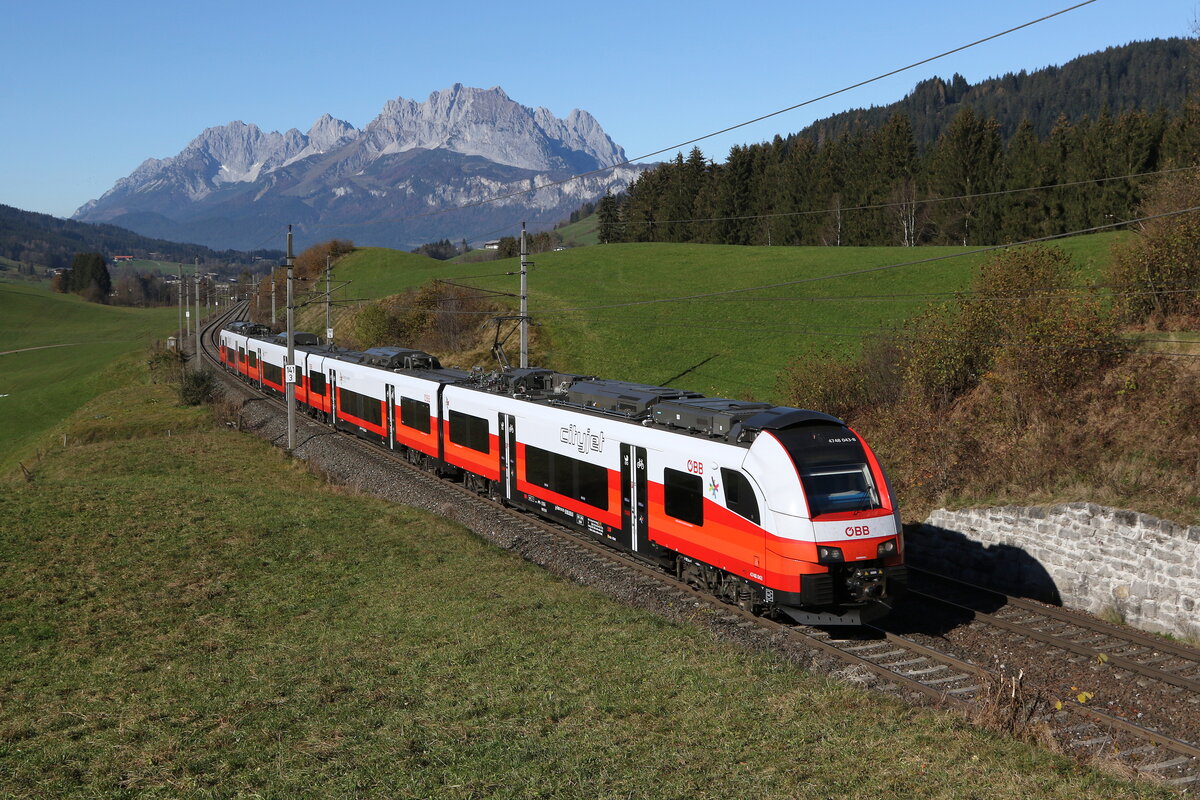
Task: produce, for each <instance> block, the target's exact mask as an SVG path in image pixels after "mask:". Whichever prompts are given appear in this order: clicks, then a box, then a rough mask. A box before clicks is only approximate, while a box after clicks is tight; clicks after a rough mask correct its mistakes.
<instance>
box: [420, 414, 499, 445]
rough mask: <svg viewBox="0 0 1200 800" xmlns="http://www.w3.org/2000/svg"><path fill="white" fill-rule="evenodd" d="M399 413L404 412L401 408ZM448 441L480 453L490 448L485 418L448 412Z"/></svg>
mask: <svg viewBox="0 0 1200 800" xmlns="http://www.w3.org/2000/svg"><path fill="white" fill-rule="evenodd" d="M400 413H401V414H403V413H404V411H403V409H401V412H400ZM450 441H451V442H454V444H460V445H462V446H463V447H469V448H471V449H472V450H478V451H479V452H481V453H487V452H489V451H490V450H491V449H492V448H491V437H490V436H489V434H488V423H487V420H486V419H484V418H483V417H473V416H471V415H470V414H464V413H462V412H461V411H451V412H450Z"/></svg>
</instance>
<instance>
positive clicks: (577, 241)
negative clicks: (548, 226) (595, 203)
mask: <svg viewBox="0 0 1200 800" xmlns="http://www.w3.org/2000/svg"><path fill="white" fill-rule="evenodd" d="M599 231H600V215H599V214H591V215H589V216H586V217H584V218H583V219H581V220H579V221H578V222H572V223H571V224H570V225H564V226H562V227H561V228H556V229H555V233H557V234H558V235H559V236H561V237H562V238H563V243H564V244H566V245H567V246H568V247H579V246H583V245H592V244H600V235H599Z"/></svg>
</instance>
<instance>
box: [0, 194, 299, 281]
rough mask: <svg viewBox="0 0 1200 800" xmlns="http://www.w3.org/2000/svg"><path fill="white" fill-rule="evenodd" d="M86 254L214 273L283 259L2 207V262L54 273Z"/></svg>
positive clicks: (274, 253)
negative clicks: (196, 265) (166, 263)
mask: <svg viewBox="0 0 1200 800" xmlns="http://www.w3.org/2000/svg"><path fill="white" fill-rule="evenodd" d="M84 252H97V253H102V254H107V255H108V256H113V255H129V256H133V257H134V258H139V259H149V260H159V261H170V262H182V263H188V264H190V263H193V262H195V261H196V259H199V260H200V262H201V263H202V264H204V265H205V266H207V267H209V268H212V269H222V268H227V269H233V270H235V271H236V270H237V269H241V268H244V267H246V266H251V265H253V264H255V263H256V262H257V261H258V260H260V259H264V258H265V259H270V260H271V261H273V262H274V263H279V261H280V260H282V258H283V252H282V251H279V250H255V251H253V252H250V253H243V252H240V251H237V250H222V251H216V250H212V249H210V248H208V247H203V246H201V245H195V244H182V243H179V242H169V241H166V240H165V239H150V238H147V237H145V236H141V235H139V234H136V233H134V232H133V231H129V230H126V229H124V228H118V227H117V226H116V225H96V224H92V223H87V222H75V221H74V220H69V219H59V218H58V217H53V216H51V215H49V214H38V213H36V212H32V211H22V210H21V209H19V208H13V207H12V206H6V205H2V204H0V257H3V258H8V259H11V260H13V261H18V262H23V263H26V264H37V265H40V266H43V267H48V268H50V269H68V268H70V267H71V264H72V263H73V261H74V258H75V255H76V254H78V253H84Z"/></svg>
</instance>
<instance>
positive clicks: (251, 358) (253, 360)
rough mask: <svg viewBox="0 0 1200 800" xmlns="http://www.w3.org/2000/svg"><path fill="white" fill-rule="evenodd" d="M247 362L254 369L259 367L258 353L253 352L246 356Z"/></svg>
mask: <svg viewBox="0 0 1200 800" xmlns="http://www.w3.org/2000/svg"><path fill="white" fill-rule="evenodd" d="M246 362H247V363H248V364H249V365H250V366H252V367H257V366H258V353H255V352H254V351H253V350H251V351H250V352H249V353H247V354H246Z"/></svg>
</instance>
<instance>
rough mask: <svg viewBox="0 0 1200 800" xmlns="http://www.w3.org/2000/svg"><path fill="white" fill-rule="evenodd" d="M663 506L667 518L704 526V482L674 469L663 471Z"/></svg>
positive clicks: (696, 476) (698, 477)
mask: <svg viewBox="0 0 1200 800" xmlns="http://www.w3.org/2000/svg"><path fill="white" fill-rule="evenodd" d="M663 506H664V510H665V511H666V512H667V515H668V516H672V517H674V518H675V519H681V520H683V521H684V522H690V523H692V524H693V525H703V524H704V480H703V479H702V478H701V477H700V476H699V475H690V474H688V473H686V472H680V471H679V470H674V469H664V470H663Z"/></svg>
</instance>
